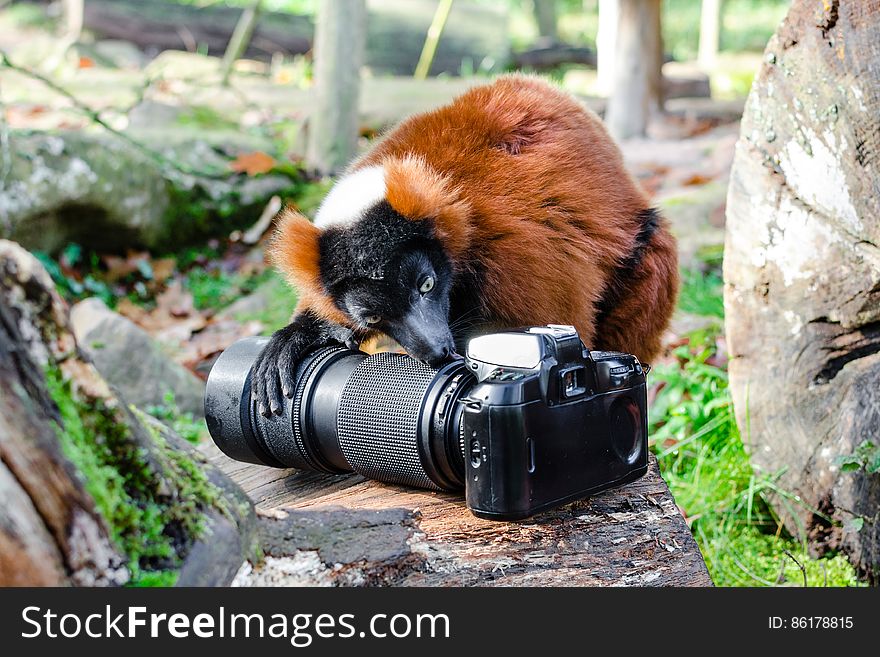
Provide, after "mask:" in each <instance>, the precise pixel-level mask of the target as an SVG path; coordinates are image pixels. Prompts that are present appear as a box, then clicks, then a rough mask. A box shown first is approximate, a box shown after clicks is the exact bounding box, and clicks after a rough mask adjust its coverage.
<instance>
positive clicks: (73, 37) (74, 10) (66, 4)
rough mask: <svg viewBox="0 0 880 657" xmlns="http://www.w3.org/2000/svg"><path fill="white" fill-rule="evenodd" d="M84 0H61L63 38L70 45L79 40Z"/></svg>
mask: <svg viewBox="0 0 880 657" xmlns="http://www.w3.org/2000/svg"><path fill="white" fill-rule="evenodd" d="M84 2H85V0H63V2H62V3H61V7H62V12H63V16H64V37H63V38H64V40H65V42H68V43H69V44H70V45H72V44H74V43H76V42H77V41H79V37H80V35H81V34H82V29H83V4H84Z"/></svg>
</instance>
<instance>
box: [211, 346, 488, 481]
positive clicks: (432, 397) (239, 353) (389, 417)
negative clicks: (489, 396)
mask: <svg viewBox="0 0 880 657" xmlns="http://www.w3.org/2000/svg"><path fill="white" fill-rule="evenodd" d="M266 342H267V340H266V339H265V338H247V339H245V340H240V341H239V342H237V343H235V344H234V345H232V346H231V347H230V348H229V349H227V350H226V351H225V352H224V353H223V354H222V355H221V356H220V358H218V360H217V362H216V363H215V364H214V367H213V368H212V370H211V374H210V376H209V377H208V385H207V389H206V393H205V414H206V419H207V422H208V429H209V430H210V433H211V437H212V438H213V439H214V442H215V443H216V444H217V446H218V447H219V448H220V449H221V450H222V451H223V452H225V453H226V454H227V455H228V456H230V457H232V458H234V459H237V460H241V461H247V462H250V463H258V464H261V465H270V466H275V467H293V468H298V469H307V470H317V471H321V472H329V473H340V472H352V471H354V472H358V473H360V474H363V475H364V476H366V477H369V478H371V479H378V480H380V481H386V482H391V483H398V484H403V485H407V486H417V487H420V488H429V489H435V490H436V489H444V490H454V489H458V488H461V487H462V486H463V485H464V457H463V453H462V448H461V445H460V438H459V425H460V423H461V416H462V409H461V404H459V403H458V399H459V398H460V397H462V396H463V395H464V394H466V392H467V390H468V389H469V388H470V387H471V386H472V385H473V383H474V379H473V377H472V376H471V375H470V374H469V373H468V372H467V371H466V369H465V365H464V361H462V360H456V361H453V362H451V363H448V364H446V365H444V366H443V367H441V368H440V369H432V368H430V367H428V366H427V365H424V364H423V363H420V362H419V361H416V360H414V359H413V358H410V357H409V356H406V355H403V354H393V353H380V354H375V355H372V356H368V355H366V354H364V353H362V352H359V351H353V350H350V349H346V348H344V347H327V348H322V349H318V350H316V351H313V352H312V353H310V354H308V355H307V356H306V357H305V358H304V359H303V360H302V361H301V362H300V363H299V364H298V366H297V368H296V371H295V374H294V387H293V390H294V394H293V397H292V399H285V400H284V409H283V414H282V415H280V416H274V415H273V416H271V417H268V418H265V417H263V416H262V415H260V414H259V413H258V412H257V409H256V404H255V403H254V402H252V401H251V389H250V386H251V382H250V376H251V374H250V369H251V366H252V365H253V362H254V360H255V359H256V357H257V356H258V355H259V353H260V351H261V350H262V348H263V347H264V346H265V344H266Z"/></svg>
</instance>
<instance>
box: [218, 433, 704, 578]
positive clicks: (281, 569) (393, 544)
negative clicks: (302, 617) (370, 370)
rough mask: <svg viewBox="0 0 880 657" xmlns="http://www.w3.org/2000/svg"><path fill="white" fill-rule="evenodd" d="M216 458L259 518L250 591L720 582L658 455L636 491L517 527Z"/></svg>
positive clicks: (452, 503)
mask: <svg viewBox="0 0 880 657" xmlns="http://www.w3.org/2000/svg"><path fill="white" fill-rule="evenodd" d="M212 451H213V456H212V457H211V461H212V462H213V463H214V464H215V465H217V466H218V467H220V468H222V469H223V470H224V471H225V472H226V473H227V474H228V475H229V476H230V477H231V478H232V479H233V480H234V481H235V482H236V483H238V484H239V485H240V486H241V487H242V488H244V490H245V491H246V492H247V493H248V494H249V495H250V496H251V499H252V500H253V501H254V503H255V504H256V505H257V514H258V516H260V523H261V525H262V527H261V535H262V539H261V540H262V547H263V551H264V553H265V555H266V558H265V560H264V561H263V562H262V563H261V564H259V565H257V566H255V567H254V566H251V565H250V564H248V565H246V566H245V567H244V568H243V569H242V570H241V571H240V572H239V575H238V578H237V580H236V582H237V584H239V585H242V586H261V585H285V584H287V585H343V586H345V585H394V586H711V584H712V582H711V580H710V578H709V574H708V572H707V570H706V566H705V564H704V563H703V558H702V555H701V554H700V551H699V548H698V547H697V545H696V542H695V541H694V539H693V537H692V535H691V533H690V531H689V530H688V527H687V524H686V523H685V520H684V518H683V517H682V516H681V514H680V512H679V510H678V508H677V507H676V505H675V502H674V501H673V499H672V496H671V495H670V493H669V489H668V488H667V486H666V483H665V482H664V481H663V478H662V477H661V476H660V472H659V470H658V468H657V463H656V461H655V460H654V459H653V457H652V459H651V465H650V468H649V470H648V473H647V474H646V475H645V476H644V477H643V478H642V479H640V480H638V481H636V482H633V483H631V484H628V485H626V486H623V487H621V488H618V489H615V490H612V491H607V492H605V493H602V494H599V495H596V496H595V497H593V498H591V499H589V500H585V501H582V502H576V503H573V504H569V505H566V506H564V507H562V508H559V509H556V510H554V511H551V512H548V513H544V514H541V515H539V516H536V517H534V518H531V519H529V520H526V521H523V522H516V523H513V522H495V521H490V520H481V519H480V518H477V517H476V516H474V515H472V514H471V513H470V511H468V509H467V507H466V506H465V503H464V500H463V498H462V496H460V495H455V494H448V493H437V492H429V491H423V490H417V489H411V488H402V487H397V486H392V485H388V484H383V483H378V482H374V481H369V480H366V479H364V478H363V477H361V476H359V475H344V476H327V475H321V474H317V473H308V472H297V471H293V470H276V469H273V468H265V467H260V466H255V465H248V464H244V463H237V462H233V461H231V460H229V459H228V458H227V457H226V456H224V455H222V454H220V453H219V452H217V451H216V449H212Z"/></svg>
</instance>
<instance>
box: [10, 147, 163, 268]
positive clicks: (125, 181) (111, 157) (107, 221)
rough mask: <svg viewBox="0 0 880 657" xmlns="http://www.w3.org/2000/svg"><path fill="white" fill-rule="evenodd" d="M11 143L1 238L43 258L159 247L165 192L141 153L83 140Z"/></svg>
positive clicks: (159, 175) (159, 176)
mask: <svg viewBox="0 0 880 657" xmlns="http://www.w3.org/2000/svg"><path fill="white" fill-rule="evenodd" d="M10 139H11V142H12V149H13V150H14V152H15V153H16V155H17V157H15V158H13V160H12V169H11V171H10V173H9V176H8V178H7V180H8V181H9V182H8V183H7V186H6V190H5V192H4V193H3V194H2V195H0V237H8V238H10V239H13V240H15V241H18V242H20V243H21V244H22V245H24V246H26V247H28V248H31V249H42V250H46V251H55V250H57V249H59V248H61V247H62V246H64V245H65V244H67V243H68V242H70V241H75V242H80V243H82V244H88V245H89V246H94V247H95V248H99V249H109V248H114V247H120V246H124V245H126V244H131V243H134V242H141V243H144V244H155V243H156V242H158V241H159V238H160V236H161V234H162V233H163V232H164V230H165V221H166V217H167V215H168V213H169V207H170V192H171V189H170V185H169V183H168V181H167V180H166V179H165V178H164V177H163V175H162V172H161V171H160V170H159V168H158V167H157V166H156V164H155V163H154V162H152V161H151V160H150V159H149V158H147V157H146V156H145V155H144V154H143V153H140V152H138V151H137V150H135V149H133V148H132V147H130V146H128V145H127V144H125V142H123V141H121V140H118V139H109V138H100V137H96V136H93V135H87V134H84V133H73V132H71V133H67V134H64V135H27V136H25V135H18V134H16V135H13V136H11V138H10Z"/></svg>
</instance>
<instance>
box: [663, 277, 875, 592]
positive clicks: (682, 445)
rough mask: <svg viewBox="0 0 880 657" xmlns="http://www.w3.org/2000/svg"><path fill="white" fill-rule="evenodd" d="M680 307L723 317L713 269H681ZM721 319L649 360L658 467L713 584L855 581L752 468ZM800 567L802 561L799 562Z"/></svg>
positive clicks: (789, 500) (786, 497) (787, 500)
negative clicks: (668, 356)
mask: <svg viewBox="0 0 880 657" xmlns="http://www.w3.org/2000/svg"><path fill="white" fill-rule="evenodd" d="M682 281H683V285H682V292H681V296H680V304H679V305H680V307H681V309H682V310H684V311H686V312H689V313H694V314H700V315H706V316H710V317H715V318H716V319H719V320H720V319H721V318H722V317H723V304H722V301H721V278H720V275H719V273H718V272H717V270H715V269H713V268H711V267H710V268H708V271H706V272H695V271H684V272H683V273H682ZM721 330H722V329H721V322H720V321H719V322H718V324H717V325H715V326H713V327H712V328H708V329H702V330H700V331H697V332H694V333H691V334H690V335H689V336H687V337H688V338H689V340H688V343H687V344H684V345H682V346H679V347H677V348H676V349H675V351H674V357H675V361H674V362H672V363H668V364H662V365H659V366H657V367H656V368H655V370H654V372H653V373H652V375H651V378H652V381H653V383H655V384H656V383H660V384H661V388H660V390H659V392H658V394H657V396H656V399H655V400H654V402H653V404H652V406H651V409H650V414H649V425H650V426H649V436H650V440H651V445H652V449H653V451H654V452H655V454H656V455H657V459H658V461H659V463H660V469H661V471H662V473H663V477H664V478H665V479H666V481H667V483H668V484H669V487H670V489H671V491H672V494H673V496H674V497H675V500H676V502H677V504H678V505H679V506H680V507H681V508H682V510H683V511H684V513H685V515H686V517H687V518H688V522H689V523H690V525H691V529H692V531H693V533H694V536H695V538H696V539H697V542H698V544H699V546H700V549H701V551H702V552H703V556H704V557H705V559H706V564H707V566H708V568H709V572H710V574H711V576H712V579H713V581H714V582H715V584H716V585H718V586H775V585H796V586H802V585H803V584H804V579H805V578H806V583H807V585H809V586H824V585H827V586H854V585H858V584H859V582H858V580H857V578H856V574H855V571H854V569H853V567H852V566H851V565H850V563H849V562H848V561H847V560H846V558H845V557H844V556H843V555H839V554H829V555H826V556H824V557H822V558H819V559H816V558H812V557H811V556H810V555H809V554H808V550H807V546H806V543H805V541H804V540H803V537H792V536H789V535H787V534H786V533H785V531H784V530H783V529H782V527H781V525H780V524H779V522H778V520H777V518H776V516H775V515H774V513H773V512H772V509H771V508H770V506H769V505H768V503H767V499H768V498H769V496H771V495H772V496H774V497H775V498H776V499H779V500H781V501H782V502H783V503H784V504H788V505H796V504H799V502H798V501H797V500H796V499H795V498H794V496H792V495H791V494H789V493H788V492H787V491H784V490H782V489H780V488H779V486H777V484H776V482H775V477H772V476H758V475H756V474H755V472H754V471H753V469H752V467H751V465H750V463H749V459H748V454H747V452H746V450H745V447H744V445H743V440H742V438H741V436H740V432H739V430H738V429H737V425H736V421H735V418H734V414H733V404H732V401H731V397H730V392H729V390H728V379H727V371H726V364H725V362H724V360H723V359H722V358H720V354H719V353H718V340H719V338H720V335H721ZM801 567H803V569H804V570H803V571H802V570H801Z"/></svg>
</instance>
